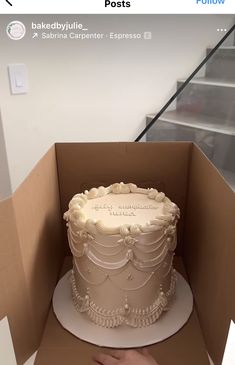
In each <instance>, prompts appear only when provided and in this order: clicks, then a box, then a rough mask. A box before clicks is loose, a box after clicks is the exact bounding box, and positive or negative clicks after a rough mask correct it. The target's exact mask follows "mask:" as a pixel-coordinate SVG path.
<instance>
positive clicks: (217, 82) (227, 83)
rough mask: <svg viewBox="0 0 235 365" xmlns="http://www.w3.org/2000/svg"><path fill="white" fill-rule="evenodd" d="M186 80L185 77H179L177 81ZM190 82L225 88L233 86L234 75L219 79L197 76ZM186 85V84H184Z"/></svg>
mask: <svg viewBox="0 0 235 365" xmlns="http://www.w3.org/2000/svg"><path fill="white" fill-rule="evenodd" d="M185 81H186V79H179V80H178V83H180V84H182V83H184V82H185ZM190 84H196V85H208V86H215V87H226V88H235V75H234V79H231V80H223V79H222V80H221V79H220V78H212V77H211V78H210V77H197V78H195V79H193V80H191V81H190V83H189V85H190ZM186 87H187V86H186Z"/></svg>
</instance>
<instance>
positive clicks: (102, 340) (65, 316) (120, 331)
mask: <svg viewBox="0 0 235 365" xmlns="http://www.w3.org/2000/svg"><path fill="white" fill-rule="evenodd" d="M70 272H71V271H69V272H67V273H66V274H65V275H64V276H63V277H62V279H61V280H60V281H59V282H58V284H57V286H56V289H55V292H54V296H53V308H54V312H55V315H56V317H57V319H58V321H59V322H60V323H61V325H62V326H63V327H64V328H65V329H66V330H68V331H69V332H71V333H72V334H73V335H75V336H76V337H78V338H80V339H81V340H84V341H86V342H90V343H92V344H95V345H98V346H104V347H112V348H134V347H142V346H147V345H152V344H154V343H156V342H160V341H163V340H165V339H166V338H168V337H170V336H172V335H173V334H175V333H176V332H177V331H179V329H180V328H181V327H183V325H184V324H185V323H186V322H187V320H188V318H189V317H190V314H191V312H192V309H193V296H192V292H191V289H190V287H189V285H188V283H187V282H186V281H185V279H184V278H183V277H182V275H180V274H179V273H178V272H177V284H176V285H177V286H176V295H175V299H174V300H173V302H172V305H171V308H170V309H169V310H168V311H167V312H164V313H163V314H162V316H161V317H160V319H159V320H158V321H157V322H155V323H154V324H152V325H151V326H148V327H143V328H132V327H128V326H120V327H117V328H103V327H99V326H97V325H96V324H94V323H93V322H91V321H90V320H89V318H88V317H87V316H86V314H84V313H83V314H82V313H79V312H78V311H77V310H76V309H75V307H74V305H73V300H72V294H71V284H70V280H69V277H70Z"/></svg>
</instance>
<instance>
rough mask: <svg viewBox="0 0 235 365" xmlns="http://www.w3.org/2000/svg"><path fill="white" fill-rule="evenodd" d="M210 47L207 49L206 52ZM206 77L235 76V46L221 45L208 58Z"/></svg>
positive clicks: (223, 78)
mask: <svg viewBox="0 0 235 365" xmlns="http://www.w3.org/2000/svg"><path fill="white" fill-rule="evenodd" d="M210 51H211V48H208V49H207V54H208V53H209V52H210ZM206 77H209V78H219V79H222V80H228V81H229V80H231V79H234V78H235V47H222V48H220V49H218V50H217V51H216V53H215V54H214V55H213V56H212V57H211V58H210V59H209V60H208V62H207V64H206Z"/></svg>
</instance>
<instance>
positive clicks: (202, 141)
mask: <svg viewBox="0 0 235 365" xmlns="http://www.w3.org/2000/svg"><path fill="white" fill-rule="evenodd" d="M209 51H210V49H208V50H207V52H209ZM184 81H185V80H178V82H177V88H179V87H180V86H181V85H182V83H183V82H184ZM154 116H155V115H153V114H149V115H147V124H148V123H149V122H150V121H151V120H152V119H153V118H154ZM146 138H147V141H193V142H195V143H197V144H198V145H199V147H200V148H201V149H202V150H203V151H204V153H205V154H206V155H207V156H208V158H209V159H210V160H211V161H212V162H213V163H214V164H215V166H216V167H217V168H218V169H220V170H221V172H222V174H223V175H224V177H225V178H226V179H227V180H228V182H229V183H230V185H231V186H232V188H234V189H235V47H234V46H231V47H221V48H220V49H219V50H218V51H217V52H216V54H215V55H214V56H213V57H212V58H211V59H210V60H209V61H208V62H207V64H206V69H205V76H204V77H198V78H194V79H193V80H192V81H191V82H190V83H189V84H188V85H187V86H186V88H185V89H184V90H183V92H182V93H181V94H180V95H179V96H178V97H177V100H176V104H175V108H173V109H171V110H169V109H168V111H167V112H165V113H164V114H163V115H162V116H161V117H160V119H159V120H158V121H156V123H155V124H154V125H153V126H152V128H150V130H149V131H148V132H147V136H146Z"/></svg>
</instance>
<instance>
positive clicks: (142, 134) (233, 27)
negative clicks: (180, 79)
mask: <svg viewBox="0 0 235 365" xmlns="http://www.w3.org/2000/svg"><path fill="white" fill-rule="evenodd" d="M234 30H235V24H234V25H233V26H232V27H231V28H230V29H229V31H228V32H227V33H226V34H225V35H224V37H223V38H222V39H221V40H220V41H219V42H218V43H217V45H216V46H215V47H214V48H213V49H212V50H211V51H210V52H209V53H208V55H207V56H206V57H205V58H204V60H203V61H202V62H201V63H200V65H199V66H198V67H197V68H196V69H195V70H194V71H193V72H192V73H191V75H190V76H189V77H188V78H187V80H185V82H184V83H183V84H182V85H181V86H180V87H179V88H178V90H177V91H176V92H175V94H174V95H173V96H172V97H171V98H170V99H169V100H168V102H167V103H166V104H165V105H164V106H163V107H162V109H161V110H160V111H159V112H158V113H157V114H156V115H155V117H154V118H153V119H152V120H151V122H150V123H149V124H148V125H147V126H146V127H145V128H144V129H143V130H142V132H141V133H140V134H139V135H138V137H137V138H136V139H135V142H139V141H140V139H141V138H142V137H143V136H144V135H145V134H146V132H148V130H149V129H150V128H151V127H152V125H153V124H155V122H156V121H157V120H158V119H159V118H160V116H161V115H162V114H163V113H164V111H165V110H166V109H167V108H168V106H169V105H170V104H171V103H172V102H173V101H174V100H175V99H176V98H177V96H178V95H179V94H180V93H181V92H182V91H183V90H184V88H185V87H186V86H187V85H188V84H189V82H190V81H191V80H192V79H193V78H194V76H195V75H196V74H197V73H198V71H200V69H201V68H202V67H203V66H204V65H205V64H206V63H207V61H208V60H209V59H210V58H211V57H212V56H213V55H214V53H215V52H216V51H217V49H218V48H219V47H220V46H221V45H222V44H223V43H224V41H225V40H226V39H227V38H228V37H229V36H230V34H231V33H232V32H233V31H234Z"/></svg>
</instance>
